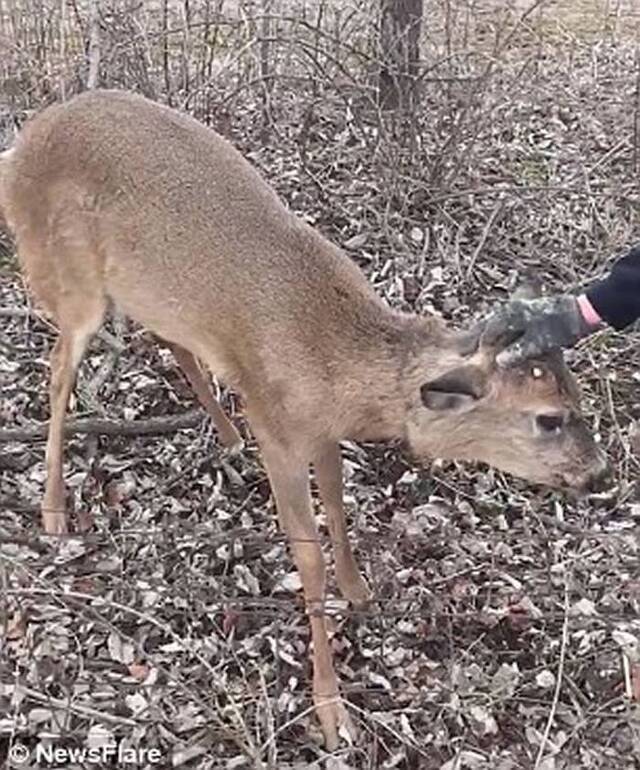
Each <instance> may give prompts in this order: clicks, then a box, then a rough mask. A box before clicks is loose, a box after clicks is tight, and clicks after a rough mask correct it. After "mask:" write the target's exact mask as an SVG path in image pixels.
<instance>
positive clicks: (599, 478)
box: [564, 455, 611, 495]
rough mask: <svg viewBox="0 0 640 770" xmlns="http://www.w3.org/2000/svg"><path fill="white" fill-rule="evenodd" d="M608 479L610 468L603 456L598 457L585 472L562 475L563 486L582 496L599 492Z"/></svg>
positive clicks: (604, 486)
mask: <svg viewBox="0 0 640 770" xmlns="http://www.w3.org/2000/svg"><path fill="white" fill-rule="evenodd" d="M610 479H611V466H610V465H609V463H608V462H607V459H606V458H605V457H604V455H601V456H599V457H598V458H597V460H596V461H595V462H594V463H593V464H592V465H591V466H590V467H589V468H588V469H587V470H586V471H582V472H579V473H571V474H570V473H567V474H565V475H564V481H565V484H566V485H567V486H569V487H571V488H572V489H574V490H575V491H576V492H577V493H578V494H582V495H586V494H590V493H593V492H601V491H602V490H604V489H606V487H607V485H608V482H609V481H610Z"/></svg>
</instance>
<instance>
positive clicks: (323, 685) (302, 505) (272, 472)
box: [261, 439, 355, 751]
mask: <svg viewBox="0 0 640 770" xmlns="http://www.w3.org/2000/svg"><path fill="white" fill-rule="evenodd" d="M261 447H262V454H263V459H264V462H265V465H266V468H267V473H268V475H269V480H270V482H271V489H272V491H273V494H274V497H275V500H276V507H277V509H278V519H279V521H280V525H281V527H282V529H283V530H284V531H285V533H286V535H287V537H288V539H289V542H290V544H291V551H292V553H293V558H294V561H295V564H296V567H297V568H298V571H299V573H300V578H301V580H302V587H303V590H304V599H305V605H306V611H307V614H308V615H309V620H310V623H311V638H312V642H313V701H314V704H315V707H316V713H317V715H318V719H319V720H320V724H321V726H322V732H323V733H324V738H325V743H326V746H327V749H328V750H329V751H333V750H334V749H336V748H337V746H338V743H339V736H340V732H341V728H342V730H346V731H347V733H348V734H349V735H350V736H351V737H352V738H355V728H354V727H353V724H352V722H351V719H350V718H349V714H348V713H347V710H346V708H345V705H344V703H343V702H342V700H341V698H340V692H339V688H338V678H337V676H336V672H335V670H334V668H333V659H332V654H331V648H330V645H329V636H328V634H327V625H326V619H325V613H324V600H325V563H324V557H323V555H322V550H321V549H320V543H319V537H318V530H317V527H316V524H315V521H314V518H313V512H312V509H311V495H310V491H309V467H308V463H307V462H305V461H296V460H292V458H291V453H290V452H289V453H288V452H286V451H284V450H282V449H280V448H278V447H276V446H275V445H271V444H270V442H268V441H264V439H262V440H261Z"/></svg>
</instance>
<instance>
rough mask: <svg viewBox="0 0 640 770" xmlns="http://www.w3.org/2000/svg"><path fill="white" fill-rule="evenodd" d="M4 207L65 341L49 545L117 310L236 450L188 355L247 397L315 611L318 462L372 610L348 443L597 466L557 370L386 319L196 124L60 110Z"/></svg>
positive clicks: (119, 110) (330, 675)
mask: <svg viewBox="0 0 640 770" xmlns="http://www.w3.org/2000/svg"><path fill="white" fill-rule="evenodd" d="M0 205H1V206H2V209H3V211H4V213H5V215H6V218H7V220H8V222H9V224H10V226H11V228H12V230H13V232H14V233H15V236H16V240H17V245H18V252H19V255H20V259H21V262H22V265H23V267H24V270H25V272H26V275H27V277H28V280H29V283H30V285H31V288H32V290H33V292H34V294H35V295H36V297H37V298H38V300H39V301H40V302H41V303H42V304H43V305H44V306H45V308H46V309H47V310H48V311H49V312H50V313H51V314H52V315H53V317H54V318H55V320H56V322H57V324H58V325H59V328H60V338H59V340H58V342H57V344H56V348H55V350H54V352H53V355H52V386H51V404H52V407H51V408H52V417H51V425H50V434H49V440H48V444H47V472H48V477H47V488H46V491H45V497H44V503H43V520H44V525H45V528H46V529H47V531H49V532H54V533H55V532H63V531H66V517H65V513H64V485H63V481H62V425H63V420H64V411H65V408H66V404H67V400H68V396H69V392H70V390H71V387H72V383H73V376H74V372H75V369H76V368H77V365H78V363H79V361H80V358H81V356H82V352H83V350H84V348H85V346H86V344H87V343H88V341H89V339H90V337H91V335H92V334H93V333H94V332H95V331H96V330H97V328H98V327H99V325H100V322H101V321H102V317H103V315H104V313H105V310H106V308H107V306H108V304H109V303H113V304H114V305H115V306H116V307H117V308H118V309H119V310H120V311H122V312H124V313H126V314H128V315H129V316H131V317H132V318H134V319H136V320H137V321H139V322H140V323H142V324H144V325H145V326H146V327H148V328H149V329H151V330H152V331H154V332H155V333H156V334H158V335H160V336H161V337H163V338H164V339H166V340H168V341H169V342H170V343H171V344H172V345H173V346H174V349H175V350H176V351H177V357H178V360H179V361H180V362H181V365H182V366H183V368H184V369H185V372H186V373H187V376H188V377H189V379H190V381H191V382H192V383H193V384H194V388H195V389H196V392H198V395H199V397H200V398H201V400H202V401H203V403H204V404H205V405H206V407H207V409H208V410H209V412H210V413H211V414H212V416H213V417H214V420H216V424H217V425H218V427H219V428H220V429H221V431H222V433H223V438H224V439H225V441H226V443H228V444H233V443H235V439H237V438H238V436H237V433H235V429H234V428H233V426H231V424H230V423H229V422H228V420H227V419H226V418H225V417H224V415H223V414H222V412H221V411H220V409H219V406H218V405H217V402H215V399H213V397H212V396H211V395H210V394H208V393H207V390H206V386H205V385H204V383H203V381H202V380H201V379H200V370H199V367H198V366H197V364H196V363H195V360H194V357H197V358H198V359H200V360H201V361H202V362H204V363H205V364H206V366H207V367H208V368H209V369H210V370H212V371H214V372H215V373H216V374H218V375H219V376H220V377H222V378H223V379H224V380H225V381H226V382H227V383H228V384H230V385H232V386H234V387H235V388H237V389H238V390H239V391H240V392H241V393H242V394H243V396H244V398H245V400H246V405H247V416H248V418H249V421H250V423H251V426H252V429H253V432H254V433H255V435H256V437H257V439H258V442H259V443H260V445H261V448H262V453H263V459H264V461H265V465H266V467H267V471H268V474H269V478H270V481H271V484H272V488H273V492H274V496H275V498H276V503H277V508H278V515H279V518H280V521H281V523H282V526H283V528H284V529H285V531H286V532H287V533H288V535H289V537H290V539H291V543H292V550H293V554H294V558H295V560H296V563H297V565H298V568H299V570H300V572H301V576H302V582H303V585H304V591H305V597H306V600H307V603H308V606H309V607H310V608H312V609H314V610H317V609H318V607H321V605H322V601H323V598H324V591H325V578H324V562H323V559H322V554H321V551H320V548H319V546H318V544H317V542H315V541H316V540H317V537H318V535H317V531H316V529H315V524H314V522H313V516H312V512H311V505H310V496H309V478H308V467H309V464H310V463H312V464H313V465H314V466H315V469H316V478H317V480H318V486H319V490H320V494H321V497H322V499H323V502H324V504H325V508H326V510H327V516H328V522H329V528H330V531H331V537H332V541H333V543H334V547H335V554H336V571H337V577H338V582H339V585H340V588H341V590H342V591H343V593H344V594H345V595H346V596H347V597H348V598H349V599H352V600H353V601H355V602H362V601H365V600H366V599H367V597H368V596H369V591H368V588H367V585H366V583H365V581H364V579H363V578H362V576H361V575H360V573H359V571H358V569H357V566H356V565H355V561H354V559H353V554H352V553H351V549H350V547H349V544H348V540H347V538H346V526H345V522H344V510H343V506H342V494H341V464H340V463H341V461H340V453H339V447H338V442H339V441H340V440H341V439H345V438H352V439H392V438H395V439H408V441H409V444H410V445H411V447H412V449H413V450H414V452H415V453H416V454H417V455H418V457H433V456H435V455H439V456H445V457H460V458H468V459H480V460H486V461H488V462H493V463H494V464H496V465H497V466H498V467H501V468H503V469H505V470H508V471H512V472H515V473H519V474H520V475H523V476H525V477H527V478H530V479H533V480H537V481H543V482H546V483H557V484H563V483H565V484H573V485H576V486H577V485H580V484H582V483H583V482H585V481H586V480H588V479H589V478H591V477H592V476H593V475H596V474H597V473H598V472H599V471H600V470H601V468H602V459H601V458H600V456H599V453H598V452H597V450H596V448H595V446H594V445H593V442H592V440H591V438H590V436H589V435H588V433H587V432H586V430H585V429H584V427H583V426H582V424H581V422H580V418H579V415H578V407H577V396H576V393H575V392H571V389H570V388H567V387H566V386H565V380H566V379H567V378H569V380H570V375H569V374H568V372H566V370H565V369H564V365H563V364H561V363H558V362H557V361H555V362H552V361H551V360H547V361H543V362H539V365H540V366H542V367H544V369H545V375H544V378H542V379H537V378H536V377H534V376H533V375H532V374H531V371H530V368H529V366H528V365H527V366H525V367H520V368H519V369H516V370H513V371H510V372H502V371H500V370H498V369H496V367H495V351H492V350H490V349H488V348H487V347H486V346H484V345H483V344H482V342H480V344H478V340H477V338H476V341H475V344H472V345H469V336H468V335H462V334H458V333H454V332H452V331H450V330H448V329H447V328H446V327H445V326H444V325H443V324H442V323H441V322H440V321H439V320H437V319H436V318H429V317H427V318H420V317H416V316H412V315H406V314H402V313H398V312H395V311H393V310H391V309H390V308H389V307H388V306H387V305H386V304H385V303H384V302H383V301H382V300H381V299H380V298H379V297H378V296H377V295H376V294H375V293H374V291H373V290H372V288H371V286H370V284H369V283H368V282H367V280H366V279H365V277H364V276H363V274H362V273H361V272H360V270H358V268H357V267H356V266H355V265H354V264H353V263H352V262H351V261H350V260H349V259H348V258H347V257H346V256H344V254H343V253H342V252H341V251H340V250H339V249H338V248H337V247H336V246H334V245H333V244H331V243H329V242H328V241H327V240H326V239H325V238H324V237H323V236H322V235H320V234H319V233H318V232H317V231H315V230H313V229H312V228H310V227H309V226H307V225H306V224H304V223H303V222H302V221H300V220H299V219H298V218H296V217H295V216H294V215H293V214H291V213H290V212H289V211H288V210H287V209H286V208H285V206H284V205H283V204H282V203H281V202H280V200H279V199H278V198H277V196H276V195H275V193H274V192H273V191H272V189H271V188H270V187H269V186H268V185H267V184H266V183H265V182H264V181H263V179H262V178H261V176H260V175H259V174H258V173H257V172H256V171H255V170H254V168H253V167H252V166H250V165H249V164H248V163H247V162H246V161H245V160H244V159H243V158H242V157H241V156H240V154H239V153H238V152H237V151H236V150H234V149H233V148H232V147H231V145H230V144H229V143H228V142H226V141H225V140H224V139H222V138H221V137H220V136H218V135H217V134H215V133H214V132H213V131H210V130H209V129H207V128H205V127H203V126H202V125H200V124H198V123H197V122H196V121H194V120H192V119H191V118H189V117H187V116H186V115H182V114H179V113H177V112H175V111H172V110H170V109H167V108H165V107H161V106H159V105H156V104H153V103H151V102H149V101H146V100H145V99H143V98H141V97H139V96H134V95H131V94H127V93H120V92H113V91H112V92H100V91H98V92H92V93H89V94H85V95H82V96H79V97H77V98H75V99H73V100H71V101H69V102H68V103H66V104H62V105H58V106H53V107H50V108H48V109H46V110H45V111H43V112H42V113H41V114H40V115H39V116H37V117H36V118H35V119H33V120H32V121H31V122H30V123H29V124H28V125H27V126H26V127H25V129H24V130H23V131H22V133H21V134H20V135H19V137H18V139H17V142H16V145H15V148H14V151H13V152H12V153H11V155H9V156H7V157H5V158H4V159H3V160H2V161H1V162H0ZM459 368H462V374H461V375H460V377H459V379H460V381H461V387H462V389H463V390H464V387H465V377H467V376H468V375H469V372H472V373H473V376H472V377H471V378H470V379H472V380H473V383H474V388H475V391H473V392H472V393H471V395H465V394H464V393H462V394H461V393H458V392H454V393H452V394H447V395H446V396H444V397H443V394H442V393H440V392H439V391H438V388H437V386H433V387H432V386H431V385H430V384H429V383H433V382H434V381H436V382H437V380H438V378H440V377H441V376H442V375H445V374H446V373H448V372H452V371H453V372H455V371H456V370H457V369H459ZM425 384H426V385H425ZM425 387H426V390H424V388H425ZM455 387H457V385H456V386H455ZM430 388H432V390H434V393H430V390H429V389H430ZM421 389H422V390H421ZM423 391H424V393H426V394H427V395H426V396H424V394H423V395H422V396H421V393H423ZM425 398H427V399H428V401H429V403H431V402H433V403H434V404H435V406H434V407H433V408H432V407H431V406H430V407H429V408H427V407H426V406H425V403H426V402H425V400H424V399H425ZM549 411H551V412H553V413H554V414H555V413H562V414H563V415H566V416H567V418H569V417H570V418H571V420H569V419H567V423H566V425H567V428H566V431H564V432H563V433H562V435H559V436H558V437H553V436H552V437H549V436H546V437H541V436H540V435H538V433H537V432H536V428H535V415H536V414H538V413H540V412H543V413H545V412H549ZM572 421H575V423H576V425H578V424H579V428H575V426H573V422H572ZM572 426H573V427H572ZM225 436H226V438H225ZM311 626H312V632H313V642H314V697H315V701H316V704H317V708H318V715H319V717H320V720H321V722H322V726H323V729H324V733H325V736H326V739H327V744H328V745H329V747H333V746H335V745H336V744H337V742H338V728H339V726H340V725H343V726H346V727H347V728H350V720H349V719H348V716H347V713H346V711H345V709H344V706H343V704H342V703H341V701H340V699H339V697H338V685H337V680H336V677H335V673H334V671H333V667H332V663H331V654H330V650H329V645H328V638H327V634H326V628H325V624H324V618H323V617H322V615H321V614H313V615H312V618H311Z"/></svg>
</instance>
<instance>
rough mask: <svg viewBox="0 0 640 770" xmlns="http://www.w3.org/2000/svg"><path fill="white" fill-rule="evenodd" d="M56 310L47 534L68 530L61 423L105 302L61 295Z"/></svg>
mask: <svg viewBox="0 0 640 770" xmlns="http://www.w3.org/2000/svg"><path fill="white" fill-rule="evenodd" d="M67 305H68V306H67ZM58 307H59V312H58V322H59V324H60V335H59V337H58V339H57V341H56V343H55V345H54V347H53V350H52V351H51V382H50V386H49V401H50V409H51V413H50V419H49V432H48V436H47V448H46V455H45V458H46V460H45V463H46V470H47V477H46V483H45V492H44V498H43V501H42V524H43V527H44V530H45V532H47V533H48V534H50V535H59V534H63V533H65V532H67V531H68V523H67V514H66V506H65V488H64V480H63V476H62V462H63V442H64V420H65V414H66V411H67V406H68V404H69V396H70V395H71V390H72V388H73V384H74V381H75V375H76V372H77V370H78V366H79V364H80V361H81V360H82V356H83V355H84V352H85V350H86V348H87V345H88V344H89V341H90V339H91V337H92V336H93V335H94V334H95V332H96V331H97V330H98V328H99V327H100V324H101V322H102V318H103V316H104V310H105V303H104V300H103V299H102V298H98V297H94V298H93V301H92V300H91V299H88V298H87V297H86V296H83V297H78V296H76V297H75V302H74V301H73V300H72V299H71V298H70V297H69V296H65V304H63V305H62V306H61V305H60V303H59V305H58Z"/></svg>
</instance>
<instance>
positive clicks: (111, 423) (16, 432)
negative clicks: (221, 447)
mask: <svg viewBox="0 0 640 770" xmlns="http://www.w3.org/2000/svg"><path fill="white" fill-rule="evenodd" d="M203 419H204V415H203V413H202V412H201V411H200V410H199V409H194V410H191V411H189V412H183V413H182V414H176V415H169V416H168V417H150V418H149V419H147V420H134V421H131V420H100V419H94V418H91V417H89V418H86V419H81V420H69V421H68V422H67V424H66V425H65V429H64V432H65V435H66V436H72V435H74V434H76V433H88V434H101V435H103V436H149V435H154V434H156V435H157V434H162V433H175V432H176V431H178V430H183V429H185V428H195V427H197V426H198V425H199V424H200V423H201V422H202V420H203ZM47 430H48V424H47V423H41V424H39V425H34V426H33V427H29V428H10V429H8V430H0V444H5V443H7V442H9V441H37V440H38V439H43V438H46V437H47Z"/></svg>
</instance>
